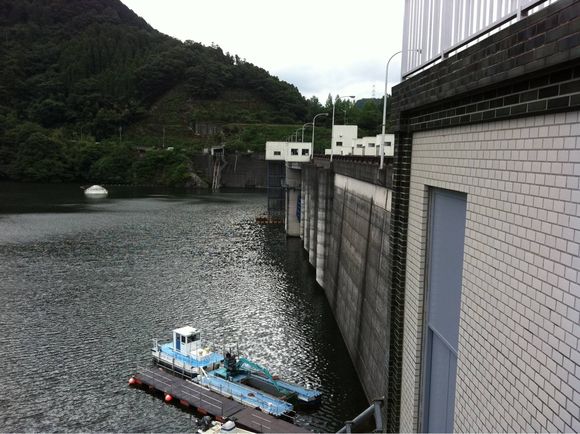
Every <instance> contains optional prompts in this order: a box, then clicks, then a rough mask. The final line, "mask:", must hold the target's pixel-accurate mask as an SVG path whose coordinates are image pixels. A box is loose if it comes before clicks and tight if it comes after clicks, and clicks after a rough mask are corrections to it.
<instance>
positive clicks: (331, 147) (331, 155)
mask: <svg viewBox="0 0 580 434" xmlns="http://www.w3.org/2000/svg"><path fill="white" fill-rule="evenodd" d="M343 98H352V99H354V95H349V96H345V97H343ZM339 99H340V96H339V95H336V98H335V99H334V100H333V101H332V129H331V133H330V161H332V157H333V156H334V146H333V144H332V141H333V140H334V108H335V106H336V102H337V101H338V100H339Z"/></svg>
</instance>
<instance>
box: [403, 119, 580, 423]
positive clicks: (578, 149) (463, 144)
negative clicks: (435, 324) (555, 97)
mask: <svg viewBox="0 0 580 434" xmlns="http://www.w3.org/2000/svg"><path fill="white" fill-rule="evenodd" d="M579 115H580V114H579V112H571V113H564V114H552V115H543V116H535V117H529V118H523V119H515V120H509V121H501V122H492V123H486V124H478V125H471V126H462V127H456V128H448V129H441V130H435V131H428V132H422V133H416V134H414V136H413V151H412V170H411V195H410V205H409V229H408V247H407V248H408V251H407V271H406V295H405V324H404V327H405V328H404V352H403V373H402V396H401V427H400V428H401V431H402V432H405V431H416V430H418V429H420V428H421V427H420V425H419V422H418V421H419V416H420V415H419V408H420V406H419V400H420V396H419V395H420V394H419V391H420V373H421V366H420V362H421V357H422V330H423V318H422V315H423V313H422V312H423V288H424V268H425V263H424V261H425V253H426V230H427V209H428V205H427V203H428V188H429V187H437V188H444V189H449V190H454V191H459V192H463V193H467V222H466V229H465V251H464V265H463V279H462V296H461V318H460V326H459V327H460V332H459V333H460V334H459V352H458V366H457V390H456V397H455V422H454V427H455V431H488V432H493V431H546V430H547V431H575V432H579V431H580V408H579V406H580V343H579V338H580V185H579V181H580V117H579Z"/></svg>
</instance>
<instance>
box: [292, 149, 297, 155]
mask: <svg viewBox="0 0 580 434" xmlns="http://www.w3.org/2000/svg"><path fill="white" fill-rule="evenodd" d="M290 155H298V149H296V148H292V149H290Z"/></svg>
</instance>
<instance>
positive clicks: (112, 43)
mask: <svg viewBox="0 0 580 434" xmlns="http://www.w3.org/2000/svg"><path fill="white" fill-rule="evenodd" d="M0 58H1V59H2V62H0V77H1V78H0V178H11V179H17V180H33V181H34V180H36V181H41V180H48V181H51V180H52V181H62V180H86V181H92V180H94V181H109V182H112V181H117V182H140V181H144V180H146V178H147V177H148V176H149V177H150V178H151V177H152V178H154V181H155V182H163V183H181V182H183V180H184V179H186V178H187V171H188V170H189V169H188V164H187V160H188V159H187V155H188V152H192V151H194V150H196V149H200V148H201V147H203V146H207V145H208V144H210V145H211V144H213V143H217V142H219V143H226V145H228V143H229V144H231V145H232V147H233V148H237V149H244V150H245V149H256V147H259V146H262V147H263V145H264V142H265V140H264V139H266V140H280V139H283V138H284V137H285V136H287V135H288V134H289V133H291V132H294V130H295V128H296V125H298V126H301V125H302V124H303V123H306V122H309V121H311V120H312V117H313V116H314V115H315V114H316V113H320V112H322V111H325V110H326V111H329V110H331V109H332V100H331V99H330V102H329V101H327V102H326V104H325V106H322V105H321V104H320V102H319V101H318V100H317V99H316V98H311V99H309V100H306V99H305V98H304V97H303V96H302V95H301V94H300V92H299V91H298V89H297V88H296V87H295V86H293V85H291V84H289V83H286V82H284V81H281V80H279V79H278V78H277V77H274V76H272V75H270V74H269V73H268V72H267V71H265V70H264V69H262V68H260V67H258V66H255V65H253V64H251V63H249V62H246V61H245V60H243V59H240V58H239V57H238V56H237V55H232V54H229V53H224V52H223V50H222V49H221V48H220V47H219V46H217V45H212V46H210V47H207V46H204V45H202V44H199V43H196V42H193V41H186V42H181V41H178V40H176V39H174V38H171V37H169V36H166V35H164V34H161V33H160V32H158V31H156V30H155V29H153V28H152V27H151V26H149V25H148V24H147V23H146V22H145V21H144V20H143V19H142V18H140V17H138V16H137V15H136V14H134V13H133V12H132V11H131V10H130V9H129V8H127V7H126V6H125V5H123V4H122V3H121V2H120V1H118V0H0ZM329 104H330V105H329ZM336 109H337V113H339V114H340V113H343V112H344V113H345V118H346V114H347V113H348V117H349V123H356V122H358V123H359V126H360V127H361V128H362V129H363V131H368V132H369V133H370V134H375V133H376V131H375V130H377V128H378V127H380V110H381V107H380V100H374V101H370V102H367V103H366V104H365V105H364V106H362V107H359V106H355V105H353V104H352V103H349V102H342V101H339V102H338V103H337V107H336ZM208 121H209V122H217V123H220V124H230V125H229V126H228V127H227V128H224V129H223V130H222V133H220V134H219V135H217V136H215V137H211V138H206V137H204V138H200V137H197V136H196V135H195V134H194V133H193V131H194V126H195V124H196V123H199V122H208ZM323 122H327V123H328V122H329V120H328V119H326V120H324V121H323ZM337 122H338V120H337ZM248 124H250V125H254V127H247V125H248ZM241 125H246V126H245V127H242V126H241ZM260 125H262V126H264V129H263V130H261V129H260V127H259V126H260ZM273 125H279V128H272V126H273ZM321 125H323V123H321ZM264 131H268V133H269V134H272V135H273V136H272V137H265V133H264ZM323 135H324V134H323ZM161 136H162V139H161ZM275 136H277V137H275ZM161 140H163V144H171V145H172V146H173V145H175V146H176V147H177V148H179V149H178V151H179V152H175V153H174V155H173V156H172V157H171V158H169V157H165V156H160V155H163V154H159V155H157V154H158V153H159V152H158V151H155V150H154V149H152V150H151V156H148V157H147V164H148V166H147V164H146V163H145V162H142V161H137V159H136V158H135V150H134V146H135V145H140V146H143V145H146V146H159V145H160V144H161ZM258 141H260V142H258ZM144 166H147V168H146V169H144V168H143V167H144ZM152 167H158V168H161V169H162V170H161V169H160V170H161V172H163V174H162V175H159V173H157V172H155V170H154V169H152ZM147 174H148V175H147ZM113 178H114V179H113Z"/></svg>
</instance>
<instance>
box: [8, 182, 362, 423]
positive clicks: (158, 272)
mask: <svg viewBox="0 0 580 434" xmlns="http://www.w3.org/2000/svg"><path fill="white" fill-rule="evenodd" d="M52 187H53V186H50V187H39V186H30V185H25V186H22V185H14V184H12V185H8V184H0V215H1V216H2V217H1V218H0V274H1V275H2V279H1V280H0V297H1V300H2V303H1V304H0V329H1V330H2V333H1V334H0V357H1V358H2V360H3V362H4V369H3V375H2V377H3V379H2V383H3V392H4V393H3V394H2V395H0V426H2V427H3V429H4V430H7V431H23V430H27V431H131V432H137V431H161V432H167V431H170V432H175V431H187V430H189V429H191V423H190V419H189V418H190V416H189V415H188V414H187V413H185V412H182V411H181V410H179V409H177V408H175V407H172V406H168V405H165V404H164V403H162V402H161V401H160V400H157V399H156V398H154V397H152V396H150V395H148V394H146V393H143V392H141V391H139V390H134V389H129V388H127V386H126V382H127V378H128V376H129V375H130V374H131V373H132V372H133V370H134V369H135V367H136V366H137V365H139V364H141V365H144V364H148V363H149V353H148V349H149V344H150V339H151V338H153V337H169V332H170V330H171V329H172V328H175V327H176V326H181V325H184V324H191V325H194V326H197V327H199V328H200V329H202V330H204V331H205V334H206V336H205V337H206V338H208V339H210V340H212V341H214V342H216V343H224V342H235V341H238V342H239V343H240V347H241V349H242V350H243V351H244V353H245V354H247V355H250V356H251V357H252V358H254V359H255V360H256V361H257V362H259V363H263V364H264V365H266V366H267V367H269V368H271V370H272V371H273V372H276V373H278V374H280V375H281V376H283V377H286V378H288V379H290V380H292V381H296V382H300V383H304V384H311V385H320V387H321V389H322V390H323V392H324V399H323V405H322V406H321V408H320V409H318V410H316V411H314V412H312V413H310V414H307V415H304V416H302V417H301V418H300V419H299V423H300V424H303V425H310V426H311V427H313V428H314V429H316V430H318V431H332V430H335V429H337V428H338V427H339V426H340V425H341V424H342V422H343V421H344V420H345V419H349V418H352V417H354V416H355V415H356V414H357V413H358V412H359V411H360V410H362V409H363V408H364V407H365V406H366V401H365V399H364V395H363V393H362V390H361V388H360V384H359V383H358V380H357V377H356V373H355V372H354V370H353V367H352V364H351V363H350V360H349V359H348V356H347V352H346V349H345V347H344V344H343V343H342V340H341V338H340V333H339V332H338V329H337V327H336V324H335V322H334V320H333V318H332V314H331V312H330V309H329V306H328V304H327V302H326V299H325V297H324V294H323V292H322V290H321V289H320V288H318V287H317V285H316V284H315V280H314V276H313V275H312V272H311V270H310V269H309V267H308V264H307V261H306V260H305V258H304V253H303V250H302V248H301V246H300V241H299V240H296V239H286V237H285V235H284V234H283V233H282V231H281V230H280V228H276V227H271V226H258V225H255V224H254V222H253V219H254V217H255V216H256V215H258V214H260V213H262V212H263V211H264V207H265V196H264V195H263V194H255V193H224V194H218V195H208V194H197V195H193V194H190V193H186V192H178V193H177V194H175V193H173V192H170V191H147V190H142V191H135V190H134V189H126V188H125V189H115V188H114V187H113V188H109V187H108V189H109V191H110V199H106V200H103V201H98V202H95V201H89V200H86V199H85V198H84V196H83V194H82V191H81V190H80V189H78V187H77V186H66V185H63V186H57V187H56V188H55V189H51V188H52ZM77 189H78V191H77Z"/></svg>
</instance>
